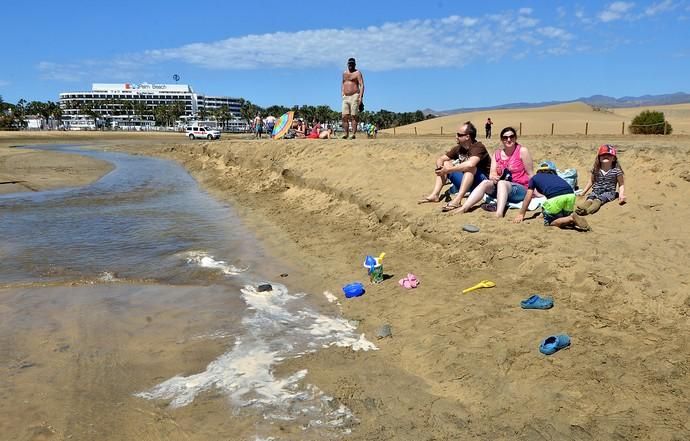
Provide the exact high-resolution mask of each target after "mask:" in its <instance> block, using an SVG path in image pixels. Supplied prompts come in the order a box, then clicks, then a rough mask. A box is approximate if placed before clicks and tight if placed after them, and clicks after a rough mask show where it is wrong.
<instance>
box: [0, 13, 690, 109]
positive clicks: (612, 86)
mask: <svg viewBox="0 0 690 441" xmlns="http://www.w3.org/2000/svg"><path fill="white" fill-rule="evenodd" d="M2 16H3V20H2V36H3V38H2V40H3V43H4V44H3V61H2V63H1V64H0V95H2V97H3V99H4V100H5V101H7V102H16V101H17V100H19V99H20V98H24V99H26V100H29V101H31V100H42V101H45V100H52V101H57V99H58V94H59V93H60V92H66V91H78V90H89V89H90V88H91V83H95V82H100V83H108V82H112V83H118V82H122V83H124V82H131V83H142V82H149V83H174V80H173V79H172V77H173V75H174V74H178V75H179V76H180V81H179V82H180V83H184V84H190V85H191V86H192V87H193V88H194V89H195V90H196V91H198V92H202V93H206V94H210V95H227V96H234V97H242V98H245V99H248V100H251V101H252V102H254V103H256V104H259V105H261V106H268V105H271V104H282V105H286V106H291V105H295V104H298V105H302V104H313V105H318V104H326V105H329V106H331V107H332V108H334V109H339V108H340V80H341V72H342V71H343V70H344V68H345V63H346V60H347V58H348V57H351V56H354V57H356V58H357V64H358V67H359V68H360V69H361V71H362V73H363V74H364V79H365V85H366V92H365V98H364V101H365V103H366V106H367V108H368V109H369V110H379V109H381V108H383V109H387V110H392V111H397V112H404V111H414V110H417V109H424V108H432V109H436V110H445V109H454V108H460V107H482V106H492V105H499V104H504V103H510V102H518V101H526V102H537V101H547V100H569V99H575V98H578V97H581V96H589V95H593V94H604V95H610V96H615V97H621V96H626V95H643V94H661V93H673V92H679V91H682V92H690V87H688V77H689V72H690V32H689V31H688V29H690V0H656V1H615V2H605V1H603V2H600V1H580V2H577V1H576V2H566V1H558V0H549V1H485V2H478V1H476V2H469V1H460V0H456V1H450V0H427V1H404V0H403V1H375V0H374V1H372V0H369V1H360V0H350V1H347V2H331V1H326V0H324V1H310V0H303V1H300V2H285V1H281V2H272V1H260V2H243V5H242V6H239V3H238V2H225V1H204V0H199V1H196V2H189V1H186V2H182V1H177V0H168V1H166V2H145V1H136V2H135V1H130V0H119V1H118V2H107V1H101V2H92V1H82V0H74V1H65V2H56V1H54V0H53V1H43V0H38V1H32V2H29V3H22V2H9V3H7V4H5V5H4V6H3V11H2Z"/></svg>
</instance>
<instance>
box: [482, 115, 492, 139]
mask: <svg viewBox="0 0 690 441" xmlns="http://www.w3.org/2000/svg"><path fill="white" fill-rule="evenodd" d="M492 125H493V121H491V118H487V119H486V123H485V124H484V130H485V131H486V139H491V126H492Z"/></svg>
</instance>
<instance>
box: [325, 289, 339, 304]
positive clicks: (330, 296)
mask: <svg viewBox="0 0 690 441" xmlns="http://www.w3.org/2000/svg"><path fill="white" fill-rule="evenodd" d="M323 296H324V297H326V300H328V302H329V303H333V302H335V303H336V305H339V304H340V302H338V298H337V297H336V296H334V295H333V293H332V292H330V291H324V292H323Z"/></svg>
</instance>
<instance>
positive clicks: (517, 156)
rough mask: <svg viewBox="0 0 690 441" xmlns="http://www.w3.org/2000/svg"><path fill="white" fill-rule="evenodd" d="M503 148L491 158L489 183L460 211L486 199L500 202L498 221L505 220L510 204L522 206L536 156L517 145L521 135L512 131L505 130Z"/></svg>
mask: <svg viewBox="0 0 690 441" xmlns="http://www.w3.org/2000/svg"><path fill="white" fill-rule="evenodd" d="M501 143H503V148H499V149H498V150H496V151H495V152H494V154H493V156H492V157H491V169H490V171H489V179H488V180H486V181H484V182H482V183H481V184H479V185H478V186H477V187H476V188H475V189H474V190H472V193H470V195H469V197H468V198H467V200H466V201H465V203H464V204H463V205H462V207H460V209H459V210H458V211H459V212H460V213H465V212H467V211H468V210H469V209H470V208H472V206H474V204H476V203H477V202H479V201H480V200H482V198H483V197H484V195H485V194H486V195H488V196H491V197H493V198H496V217H503V215H504V213H505V210H506V207H507V206H508V202H510V203H514V204H517V203H519V202H522V200H523V199H524V198H525V194H526V193H527V183H528V182H529V179H530V177H531V176H532V175H533V174H534V172H533V168H532V156H530V153H529V150H527V147H524V146H522V145H520V144H518V143H517V132H516V131H515V129H514V128H512V127H506V128H505V129H503V130H501Z"/></svg>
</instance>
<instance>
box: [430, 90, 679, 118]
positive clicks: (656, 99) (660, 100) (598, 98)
mask: <svg viewBox="0 0 690 441" xmlns="http://www.w3.org/2000/svg"><path fill="white" fill-rule="evenodd" d="M576 101H580V102H583V103H586V104H589V105H590V106H596V107H606V108H617V107H643V106H645V107H646V106H664V105H667V104H682V103H690V94H688V93H685V92H676V93H669V94H664V95H642V96H624V97H622V98H614V97H611V96H606V95H592V96H590V97H586V98H585V97H583V98H578V99H575V100H570V101H543V102H539V103H510V104H501V105H499V106H491V107H468V108H461V109H451V110H433V109H424V110H422V112H423V113H424V115H437V116H445V115H453V114H455V113H467V112H476V111H480V110H499V109H529V108H534V107H544V106H552V105H555V104H566V103H573V102H576Z"/></svg>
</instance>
